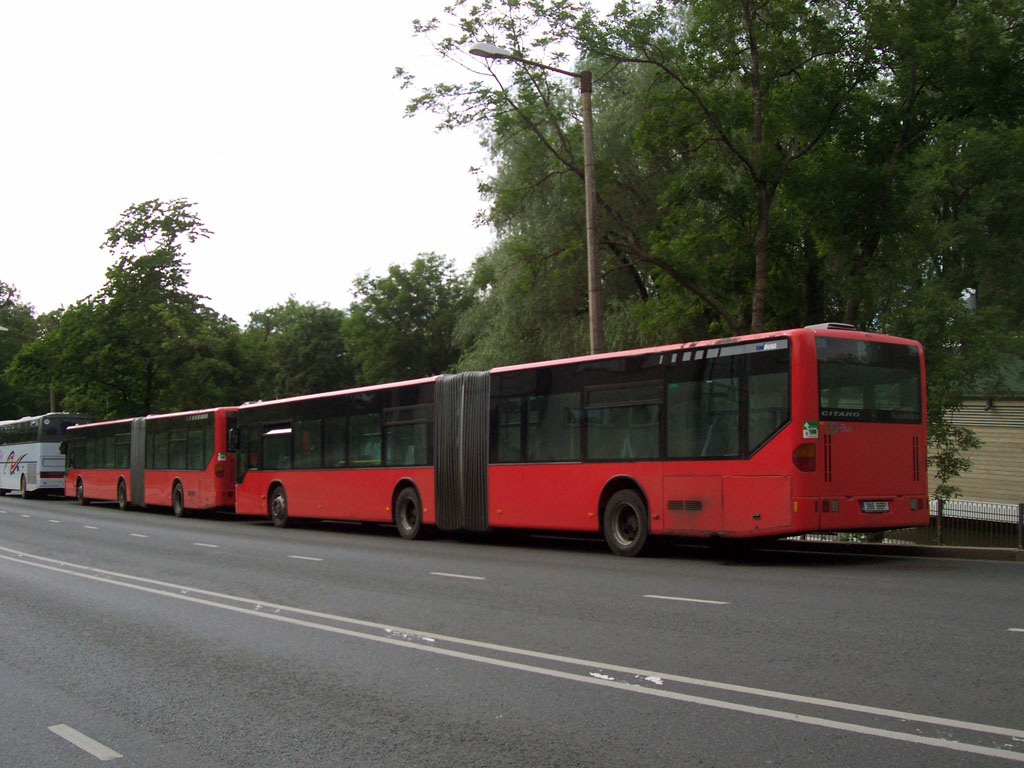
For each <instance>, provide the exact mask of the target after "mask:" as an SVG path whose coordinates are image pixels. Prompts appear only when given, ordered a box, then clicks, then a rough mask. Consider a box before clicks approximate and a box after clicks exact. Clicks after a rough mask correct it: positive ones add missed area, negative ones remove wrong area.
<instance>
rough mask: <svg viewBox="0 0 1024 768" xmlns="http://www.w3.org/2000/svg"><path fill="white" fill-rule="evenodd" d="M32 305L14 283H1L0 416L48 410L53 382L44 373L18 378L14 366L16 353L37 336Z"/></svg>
mask: <svg viewBox="0 0 1024 768" xmlns="http://www.w3.org/2000/svg"><path fill="white" fill-rule="evenodd" d="M34 315H35V310H34V309H33V308H32V305H31V304H27V303H24V302H23V301H22V300H21V294H20V293H19V291H18V289H17V288H15V287H14V286H13V285H8V284H7V283H3V282H0V327H2V328H3V329H4V330H0V372H3V375H2V376H0V419H14V418H19V417H21V416H27V415H31V414H36V413H43V412H44V411H47V410H49V407H50V404H49V392H50V387H51V386H52V385H53V382H52V380H51V379H49V378H48V377H46V376H43V377H39V378H36V379H25V378H20V377H18V376H17V374H16V370H15V369H14V364H15V361H17V359H18V357H19V355H20V354H21V353H22V351H23V350H25V349H26V348H28V347H31V346H32V345H33V343H34V342H35V341H36V340H37V339H38V338H39V335H40V329H39V323H38V322H37V320H36V318H35V316H34Z"/></svg>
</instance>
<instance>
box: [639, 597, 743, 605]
mask: <svg viewBox="0 0 1024 768" xmlns="http://www.w3.org/2000/svg"><path fill="white" fill-rule="evenodd" d="M644 597H649V598H650V599H651V600H676V601H678V602H682V603H704V604H705V605H728V604H729V603H727V602H725V601H723V600H701V599H699V598H696V597H672V596H671V595H644Z"/></svg>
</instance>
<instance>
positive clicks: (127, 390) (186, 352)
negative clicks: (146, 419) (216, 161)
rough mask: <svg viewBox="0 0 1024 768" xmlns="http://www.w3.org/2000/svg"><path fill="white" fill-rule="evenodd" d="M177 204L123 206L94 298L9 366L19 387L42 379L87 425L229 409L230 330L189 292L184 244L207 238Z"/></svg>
mask: <svg viewBox="0 0 1024 768" xmlns="http://www.w3.org/2000/svg"><path fill="white" fill-rule="evenodd" d="M193 207H194V206H193V204H192V203H190V202H188V201H186V200H183V199H177V200H172V201H169V202H164V201H161V200H149V201H146V202H144V203H140V204H138V205H133V206H131V207H130V208H128V209H127V210H126V211H125V212H124V213H123V214H122V215H121V218H120V220H119V221H118V223H117V224H116V225H115V226H114V227H111V228H110V229H109V230H107V237H106V239H105V241H104V243H103V246H102V247H104V248H105V249H106V250H108V251H109V252H110V254H111V256H113V257H114V262H113V264H112V265H111V266H110V268H109V269H108V270H107V273H106V275H107V281H106V283H105V284H104V286H103V287H102V289H101V290H100V291H99V292H97V293H96V294H95V295H94V296H88V297H86V298H84V299H82V300H80V301H78V302H76V303H75V304H73V305H71V306H70V307H68V308H67V309H66V310H64V311H62V312H59V313H54V316H53V317H51V318H48V320H47V322H46V324H45V333H44V335H43V337H42V338H41V339H40V341H38V342H37V343H36V344H34V345H31V346H30V347H28V348H26V349H25V350H24V351H23V353H22V355H20V356H19V359H18V361H16V366H15V369H16V372H17V375H18V376H19V377H20V379H21V380H24V381H43V380H49V381H51V382H52V383H51V386H55V387H56V389H57V391H58V393H59V396H60V399H61V401H62V404H63V406H64V407H65V408H68V409H71V410H78V411H83V412H87V413H90V414H91V415H93V416H94V417H96V418H113V417H127V416H139V415H143V414H146V413H159V412H168V411H175V410H183V409H188V408H198V407H206V406H213V405H222V404H224V403H225V402H237V401H238V398H239V395H240V392H241V387H240V382H241V381H242V373H241V372H240V369H239V367H238V366H239V364H240V362H241V360H240V356H239V354H238V337H239V333H240V332H239V329H238V327H237V326H236V325H235V324H234V323H233V322H232V321H230V320H228V319H227V318H223V317H221V316H220V315H218V314H217V313H216V312H214V311H213V310H211V309H209V308H208V307H206V306H204V305H203V304H202V302H201V299H202V297H200V296H197V295H195V294H193V293H191V292H189V291H188V286H187V283H188V268H187V267H186V266H185V262H184V249H183V248H184V246H183V243H185V242H188V243H192V242H195V241H196V240H197V239H198V238H200V237H209V236H210V234H211V232H210V231H209V230H208V229H207V228H206V227H205V226H203V223H202V221H201V220H200V219H199V217H198V215H197V214H196V213H195V212H194V211H193V210H192V209H193Z"/></svg>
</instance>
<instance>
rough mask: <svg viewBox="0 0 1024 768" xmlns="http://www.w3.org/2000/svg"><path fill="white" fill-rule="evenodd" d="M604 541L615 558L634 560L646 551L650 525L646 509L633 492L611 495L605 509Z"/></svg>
mask: <svg viewBox="0 0 1024 768" xmlns="http://www.w3.org/2000/svg"><path fill="white" fill-rule="evenodd" d="M603 522H604V539H605V541H606V542H608V547H609V549H611V551H612V552H614V553H615V554H616V555H624V556H625V557H636V556H637V555H642V554H643V553H644V551H645V550H646V549H647V544H648V539H649V538H650V522H649V520H648V517H647V505H646V504H645V503H644V500H643V498H642V497H641V496H640V494H639V493H637V492H636V491H634V490H631V489H628V488H627V489H625V490H621V491H618V492H617V493H615V494H613V495H612V497H611V498H610V499H608V503H607V504H605V507H604V520H603Z"/></svg>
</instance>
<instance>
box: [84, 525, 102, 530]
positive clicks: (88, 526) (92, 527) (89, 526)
mask: <svg viewBox="0 0 1024 768" xmlns="http://www.w3.org/2000/svg"><path fill="white" fill-rule="evenodd" d="M82 527H83V528H88V529H89V530H90V531H98V530H99V528H97V527H96V526H95V525H85V526H82Z"/></svg>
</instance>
